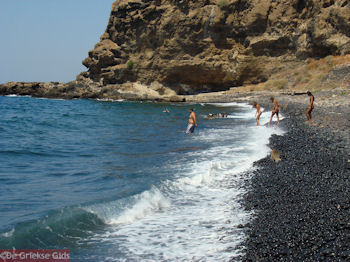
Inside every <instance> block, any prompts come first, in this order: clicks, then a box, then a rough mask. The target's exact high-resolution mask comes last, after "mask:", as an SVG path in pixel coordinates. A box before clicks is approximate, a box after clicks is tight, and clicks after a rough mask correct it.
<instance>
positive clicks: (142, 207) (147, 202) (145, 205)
mask: <svg viewBox="0 0 350 262" xmlns="http://www.w3.org/2000/svg"><path fill="white" fill-rule="evenodd" d="M169 206H170V201H169V200H168V199H166V198H165V197H164V196H163V195H162V193H161V192H160V191H159V190H158V189H156V188H153V189H152V190H151V191H145V192H143V193H142V194H140V195H138V196H136V203H135V204H134V205H133V206H132V207H131V208H128V209H127V210H125V211H123V212H122V213H121V214H120V215H118V216H117V217H115V218H110V219H109V221H107V223H108V224H125V223H132V222H134V221H136V220H140V219H142V218H145V217H147V216H149V215H151V214H153V213H155V212H157V211H160V210H163V209H164V208H167V207H169Z"/></svg>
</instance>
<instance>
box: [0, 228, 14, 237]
mask: <svg viewBox="0 0 350 262" xmlns="http://www.w3.org/2000/svg"><path fill="white" fill-rule="evenodd" d="M14 232H15V228H12V229H11V230H10V231H8V232H5V233H2V234H1V236H3V237H12V235H13V233H14Z"/></svg>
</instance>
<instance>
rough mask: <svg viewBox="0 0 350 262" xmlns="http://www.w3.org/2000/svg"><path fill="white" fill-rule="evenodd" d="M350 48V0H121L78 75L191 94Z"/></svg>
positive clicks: (262, 77) (82, 78) (265, 75)
mask: <svg viewBox="0 0 350 262" xmlns="http://www.w3.org/2000/svg"><path fill="white" fill-rule="evenodd" d="M349 53H350V1H349V0H263V1H261V0H196V1H191V0H153V1H149V0H129V1H128V0H117V1H116V2H115V3H114V4H113V7H112V11H111V16H110V19H109V22H108V25H107V29H106V31H105V33H104V34H103V35H102V36H101V41H100V42H99V43H97V44H96V46H95V48H94V49H93V50H91V51H90V52H89V56H88V57H87V58H86V59H85V60H84V61H83V64H84V65H85V66H86V67H87V68H88V71H87V72H83V73H81V74H80V75H79V76H78V77H77V80H78V81H79V82H86V81H90V82H91V81H93V82H95V83H99V84H100V85H116V86H117V85H119V84H125V83H127V82H131V83H133V82H138V83H139V84H143V85H147V86H155V85H156V86H163V87H168V88H170V89H172V90H174V91H175V92H176V93H177V94H190V93H197V92H205V91H218V90H225V89H228V88H229V87H233V86H241V85H245V84H256V83H260V82H264V81H266V80H267V79H268V78H269V77H270V75H271V74H273V73H275V72H276V71H278V70H279V68H281V67H283V66H284V65H286V64H288V63H295V62H298V61H303V60H305V59H307V58H310V57H313V58H322V57H326V56H329V55H345V54H349Z"/></svg>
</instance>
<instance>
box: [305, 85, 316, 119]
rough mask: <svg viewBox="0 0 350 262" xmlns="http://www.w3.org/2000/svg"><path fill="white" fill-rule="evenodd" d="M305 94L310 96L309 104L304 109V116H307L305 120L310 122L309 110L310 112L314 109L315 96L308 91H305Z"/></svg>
mask: <svg viewBox="0 0 350 262" xmlns="http://www.w3.org/2000/svg"><path fill="white" fill-rule="evenodd" d="M307 95H308V96H309V97H310V105H309V107H308V108H307V110H306V117H307V121H308V122H310V121H311V112H312V110H314V101H315V97H314V96H313V94H311V92H310V91H307Z"/></svg>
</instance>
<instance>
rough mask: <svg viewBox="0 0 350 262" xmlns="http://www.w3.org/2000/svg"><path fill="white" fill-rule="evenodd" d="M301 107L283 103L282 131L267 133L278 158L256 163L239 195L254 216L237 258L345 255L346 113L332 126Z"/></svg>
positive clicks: (349, 190) (348, 212) (348, 217)
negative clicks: (312, 120)
mask: <svg viewBox="0 0 350 262" xmlns="http://www.w3.org/2000/svg"><path fill="white" fill-rule="evenodd" d="M322 110H323V109H318V113H319V114H321V113H322ZM344 110H348V109H344ZM304 111H305V110H304V108H302V109H301V108H300V106H298V105H290V106H288V109H287V110H285V111H284V114H285V115H286V116H287V117H286V118H285V119H284V120H282V121H281V123H280V127H281V128H283V129H284V130H286V133H285V134H284V135H283V136H277V135H274V136H272V137H271V139H270V147H271V149H275V150H278V151H280V152H281V159H282V160H281V161H279V162H277V163H275V162H274V161H272V160H271V159H270V156H268V157H266V158H264V159H261V160H259V161H257V162H256V163H255V166H256V167H257V170H256V171H254V174H253V176H252V179H251V180H249V182H248V184H247V187H248V190H249V193H247V194H246V195H245V197H244V200H243V205H244V206H245V208H246V209H247V210H249V211H253V212H254V216H253V219H252V221H251V222H250V223H249V224H247V225H245V230H246V231H247V236H248V237H247V240H246V242H245V246H246V254H245V255H244V257H241V258H240V260H243V261H350V160H349V159H350V154H349V152H350V150H349V139H348V138H349V135H350V130H349V129H348V122H349V121H350V119H347V117H348V115H346V117H343V120H342V121H343V122H344V123H343V124H342V128H340V129H339V130H340V131H339V132H336V131H334V130H331V128H327V127H326V128H319V127H316V126H315V125H313V124H312V123H305V120H306V117H305V114H304ZM323 113H327V112H323ZM338 123H339V120H338ZM335 130H337V127H335Z"/></svg>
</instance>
